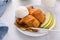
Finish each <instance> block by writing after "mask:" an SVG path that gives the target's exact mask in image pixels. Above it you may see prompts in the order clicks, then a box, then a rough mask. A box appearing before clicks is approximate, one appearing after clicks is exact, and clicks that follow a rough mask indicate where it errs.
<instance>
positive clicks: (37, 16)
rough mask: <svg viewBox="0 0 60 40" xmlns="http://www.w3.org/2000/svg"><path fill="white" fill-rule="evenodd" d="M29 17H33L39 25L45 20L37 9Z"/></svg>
mask: <svg viewBox="0 0 60 40" xmlns="http://www.w3.org/2000/svg"><path fill="white" fill-rule="evenodd" d="M31 15H32V16H34V17H35V18H37V19H38V20H39V21H40V22H41V23H43V22H44V20H45V15H44V14H43V12H42V11H41V10H40V9H37V10H36V11H34V12H33V13H32V14H31Z"/></svg>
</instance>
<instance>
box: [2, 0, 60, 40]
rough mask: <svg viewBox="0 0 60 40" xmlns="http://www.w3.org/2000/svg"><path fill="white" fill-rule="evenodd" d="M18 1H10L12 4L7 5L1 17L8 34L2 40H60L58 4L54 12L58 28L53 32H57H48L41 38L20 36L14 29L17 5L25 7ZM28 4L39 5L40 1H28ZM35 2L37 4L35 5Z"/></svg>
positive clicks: (59, 8)
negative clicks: (7, 28)
mask: <svg viewBox="0 0 60 40" xmlns="http://www.w3.org/2000/svg"><path fill="white" fill-rule="evenodd" d="M21 2H22V1H21V0H20V1H19V0H16V1H15V0H12V2H11V3H10V4H9V5H8V7H7V9H6V11H5V13H4V15H3V16H2V17H1V20H2V21H3V22H4V23H5V24H6V25H7V26H8V27H9V30H8V33H7V34H6V36H5V37H4V38H3V40H60V31H59V30H60V23H59V22H60V21H59V20H60V18H59V17H60V2H57V3H56V4H57V6H56V7H55V11H56V15H57V19H58V20H57V24H58V26H57V27H56V29H55V30H58V31H54V32H53V31H52V32H49V33H48V34H47V35H45V36H42V37H29V36H26V35H24V34H22V33H21V32H19V31H18V30H17V29H16V28H15V27H14V25H13V24H14V17H15V16H14V15H15V9H16V8H17V7H18V6H19V5H21V4H22V5H27V3H26V2H25V3H26V4H24V3H23V2H22V3H21ZM29 2H30V3H28V5H30V4H33V5H36V4H38V5H40V4H41V1H39V2H38V1H35V2H34V1H30V0H29ZM36 2H37V3H36Z"/></svg>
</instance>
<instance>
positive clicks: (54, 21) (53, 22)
mask: <svg viewBox="0 0 60 40" xmlns="http://www.w3.org/2000/svg"><path fill="white" fill-rule="evenodd" d="M53 19H54V22H53V25H52V26H51V27H50V28H49V30H51V29H53V28H54V27H55V24H56V20H55V18H53Z"/></svg>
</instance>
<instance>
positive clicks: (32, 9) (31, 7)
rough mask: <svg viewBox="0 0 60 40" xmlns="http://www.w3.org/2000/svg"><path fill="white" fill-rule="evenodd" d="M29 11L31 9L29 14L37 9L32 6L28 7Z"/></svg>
mask: <svg viewBox="0 0 60 40" xmlns="http://www.w3.org/2000/svg"><path fill="white" fill-rule="evenodd" d="M27 9H28V11H29V14H32V13H33V12H34V11H35V9H34V8H33V6H30V7H27Z"/></svg>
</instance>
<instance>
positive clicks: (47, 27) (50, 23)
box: [44, 15, 54, 29]
mask: <svg viewBox="0 0 60 40" xmlns="http://www.w3.org/2000/svg"><path fill="white" fill-rule="evenodd" d="M53 23H54V19H53V16H52V15H51V20H50V21H49V22H48V24H47V25H46V26H45V27H44V28H46V29H49V28H50V27H51V26H52V25H53Z"/></svg>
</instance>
